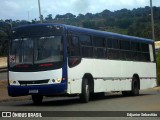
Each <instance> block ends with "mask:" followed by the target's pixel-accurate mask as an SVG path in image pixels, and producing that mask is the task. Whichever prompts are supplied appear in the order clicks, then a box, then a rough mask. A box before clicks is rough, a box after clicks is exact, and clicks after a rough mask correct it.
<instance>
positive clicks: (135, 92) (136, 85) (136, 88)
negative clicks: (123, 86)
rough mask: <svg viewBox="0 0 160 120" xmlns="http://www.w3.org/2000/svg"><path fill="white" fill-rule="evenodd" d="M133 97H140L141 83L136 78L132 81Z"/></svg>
mask: <svg viewBox="0 0 160 120" xmlns="http://www.w3.org/2000/svg"><path fill="white" fill-rule="evenodd" d="M131 95H132V96H138V95H139V82H138V80H137V78H136V77H133V80H132V91H131Z"/></svg>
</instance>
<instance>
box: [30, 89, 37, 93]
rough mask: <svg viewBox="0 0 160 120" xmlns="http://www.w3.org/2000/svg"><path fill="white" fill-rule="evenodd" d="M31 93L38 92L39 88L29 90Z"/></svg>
mask: <svg viewBox="0 0 160 120" xmlns="http://www.w3.org/2000/svg"><path fill="white" fill-rule="evenodd" d="M29 93H38V90H29Z"/></svg>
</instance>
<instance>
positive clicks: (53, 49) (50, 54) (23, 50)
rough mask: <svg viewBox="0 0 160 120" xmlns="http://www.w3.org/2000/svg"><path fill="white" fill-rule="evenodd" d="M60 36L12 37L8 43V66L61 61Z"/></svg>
mask: <svg viewBox="0 0 160 120" xmlns="http://www.w3.org/2000/svg"><path fill="white" fill-rule="evenodd" d="M62 51H63V43H62V36H53V35H52V36H46V37H45V36H44V37H31V38H29V37H28V38H27V37H25V38H18V39H13V40H12V41H11V45H10V55H9V63H10V67H14V66H16V65H20V64H32V65H33V64H41V63H53V62H62V61H63V52H62Z"/></svg>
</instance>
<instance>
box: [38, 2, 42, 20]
mask: <svg viewBox="0 0 160 120" xmlns="http://www.w3.org/2000/svg"><path fill="white" fill-rule="evenodd" d="M38 7H39V18H40V21H41V23H43V20H42V14H41V5H40V0H38Z"/></svg>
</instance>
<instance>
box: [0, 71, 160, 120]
mask: <svg viewBox="0 0 160 120" xmlns="http://www.w3.org/2000/svg"><path fill="white" fill-rule="evenodd" d="M6 78H7V73H6V72H2V73H0V80H5V79H6ZM0 111H53V112H54V111H160V91H158V90H153V89H148V90H143V91H141V92H140V96H136V97H134V96H132V97H124V96H122V95H121V93H114V94H111V93H108V94H107V95H106V96H105V97H104V98H96V99H93V100H91V101H90V102H89V103H87V104H83V103H80V102H79V99H78V97H70V98H68V97H54V98H44V100H43V103H42V104H41V105H38V106H36V105H33V103H32V101H31V100H20V101H15V100H14V101H6V102H1V103H0ZM46 119H50V118H46ZM62 119H65V120H74V118H73V117H67V118H60V117H56V118H54V120H62ZM77 119H78V120H79V119H80V120H81V119H84V118H82V117H78V118H76V120H77ZM89 119H92V120H97V118H96V117H94V118H89V117H88V118H87V120H89ZM98 119H99V118H98ZM101 119H105V118H102V117H101ZM109 119H115V118H112V117H111V118H109ZM116 119H119V118H116ZM123 119H124V118H123ZM127 119H128V118H127ZM131 119H132V118H131ZM134 119H135V118H134ZM141 119H142V118H141ZM146 119H151V118H144V120H146ZM155 119H157V120H158V119H159V118H153V120H155Z"/></svg>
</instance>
